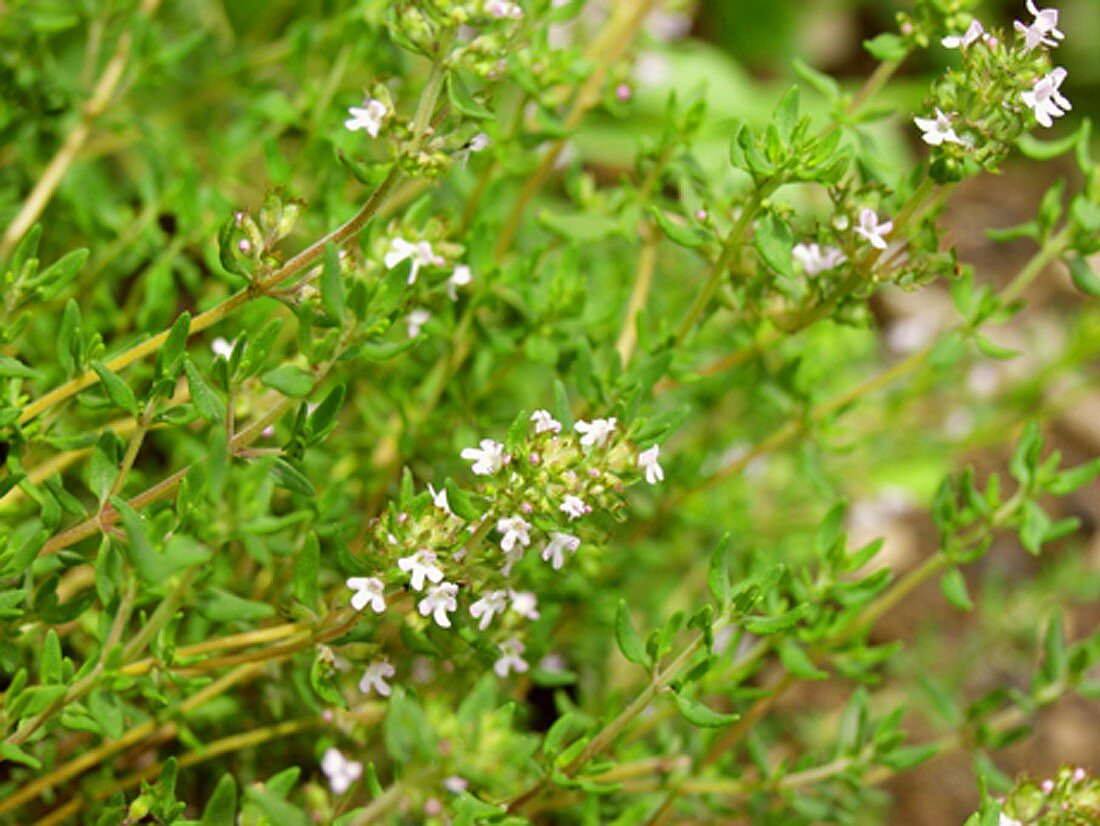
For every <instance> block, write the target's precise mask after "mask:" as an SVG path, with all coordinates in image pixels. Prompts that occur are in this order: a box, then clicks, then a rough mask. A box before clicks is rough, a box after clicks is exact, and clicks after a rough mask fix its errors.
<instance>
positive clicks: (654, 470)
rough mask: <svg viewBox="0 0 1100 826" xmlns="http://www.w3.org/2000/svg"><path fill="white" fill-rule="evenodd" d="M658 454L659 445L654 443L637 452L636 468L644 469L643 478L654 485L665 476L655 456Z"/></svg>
mask: <svg viewBox="0 0 1100 826" xmlns="http://www.w3.org/2000/svg"><path fill="white" fill-rule="evenodd" d="M660 455H661V447H660V445H654V446H653V447H651V448H650V449H649V450H643V451H642V452H641V453H639V454H638V468H639V469H641V470H644V471H645V480H646V481H647V482H649V484H651V485H656V484H657V483H658V482H661V481H664V478H665V472H664V470H663V469H662V468H661V466H660V465H659V464H657V457H658V456H660Z"/></svg>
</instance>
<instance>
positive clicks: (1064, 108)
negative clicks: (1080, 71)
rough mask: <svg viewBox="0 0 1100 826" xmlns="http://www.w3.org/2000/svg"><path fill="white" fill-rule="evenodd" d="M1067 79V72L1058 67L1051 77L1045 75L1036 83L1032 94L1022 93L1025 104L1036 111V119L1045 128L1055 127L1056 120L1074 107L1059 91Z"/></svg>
mask: <svg viewBox="0 0 1100 826" xmlns="http://www.w3.org/2000/svg"><path fill="white" fill-rule="evenodd" d="M1065 79H1066V70H1065V69H1063V68H1062V67H1061V66H1058V67H1056V68H1055V69H1054V70H1053V71H1052V72H1051V73H1050V74H1049V75H1044V76H1043V77H1041V78H1039V79H1038V80H1037V81H1035V85H1034V86H1033V87H1032V89H1031V91H1030V92H1022V93H1021V95H1020V96H1021V97H1022V98H1023V99H1024V103H1026V104H1027V105H1028V106H1030V107H1031V108H1032V109H1033V110H1035V119H1036V120H1037V121H1039V123H1041V124H1042V125H1043V126H1046V127H1048V128H1049V127H1051V126H1053V125H1054V118H1060V117H1062V115H1064V114H1065V113H1066V112H1068V111H1069V110H1070V109H1072V108H1073V107H1072V106H1070V103H1069V101H1068V100H1066V98H1065V96H1064V95H1063V94H1062V93H1061V92H1059V91H1058V87H1060V86H1061V85H1062V81H1063V80H1065Z"/></svg>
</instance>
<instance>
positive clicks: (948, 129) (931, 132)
mask: <svg viewBox="0 0 1100 826" xmlns="http://www.w3.org/2000/svg"><path fill="white" fill-rule="evenodd" d="M913 122H914V123H915V124H916V125H917V126H918V127H919V128H920V131H921V132H923V133H924V134H922V135H921V140H923V141H924V142H925V143H927V144H929V145H930V146H939V145H940V144H941V143H957V144H963V139H962V138H960V137H959V136H958V135H956V134H955V128H954V127H953V126H952V125H951V117H950V116H949V115H945V114H944V113H943V112H941V111H940V110H939V109H937V110H936V117H935V118H913Z"/></svg>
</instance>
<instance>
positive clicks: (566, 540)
mask: <svg viewBox="0 0 1100 826" xmlns="http://www.w3.org/2000/svg"><path fill="white" fill-rule="evenodd" d="M580 546H581V540H580V538H579V537H576V536H573V535H572V534H568V533H561V532H559V531H554V532H553V533H551V534H550V541H549V542H547V543H546V547H545V548H543V549H542V561H543V562H549V563H550V567H551V568H553V569H554V570H555V571H556V570H558V569H559V568H560V567H561V566H562V565H563V564H564V563H565V551H568V552H569V553H571V554H575V553H576V552H577V548H579V547H580Z"/></svg>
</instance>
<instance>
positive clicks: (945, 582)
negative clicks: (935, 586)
mask: <svg viewBox="0 0 1100 826" xmlns="http://www.w3.org/2000/svg"><path fill="white" fill-rule="evenodd" d="M940 588H941V589H942V590H943V595H944V597H945V598H946V599H947V601H948V602H950V603H951V604H952V605H954V606H955V607H956V608H958V609H959V610H961V611H972V610H973V609H974V603H973V602H972V601H971V599H970V594H969V593H968V591H967V587H966V579H964V578H963V575H962V571H960V570H959V569H958V568H955V567H952V568H948V569H947V570H946V571H945V572H944V574H943V576H942V577H941V578H940Z"/></svg>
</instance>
